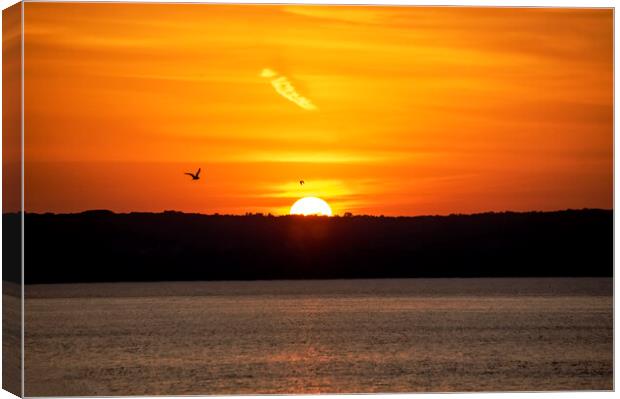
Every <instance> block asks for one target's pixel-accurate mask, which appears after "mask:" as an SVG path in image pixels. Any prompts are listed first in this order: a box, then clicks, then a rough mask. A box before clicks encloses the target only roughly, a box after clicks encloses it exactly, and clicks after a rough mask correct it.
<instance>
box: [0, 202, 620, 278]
mask: <svg viewBox="0 0 620 399" xmlns="http://www.w3.org/2000/svg"><path fill="white" fill-rule="evenodd" d="M19 219H20V215H18V214H5V215H4V225H5V233H4V234H3V236H4V237H5V238H6V239H7V241H5V243H4V254H5V262H4V264H5V273H4V278H5V279H9V280H14V281H18V279H19V278H20V277H19V271H18V270H15V268H13V267H7V266H8V265H13V264H17V263H16V262H18V261H19V255H18V251H16V250H15V245H17V247H19V241H18V240H14V239H12V238H9V237H7V232H10V231H11V229H13V231H16V230H15V229H16V228H17V229H19ZM24 234H25V247H24V254H25V282H26V283H67V282H98V281H166V280H256V279H328V278H329V279H331V278H406V277H526V276H530V277H533V276H612V273H613V211H611V210H596V209H586V210H566V211H557V212H526V213H515V212H501V213H482V214H475V215H450V216H419V217H375V216H353V215H348V216H347V217H331V218H327V217H303V216H278V217H274V216H262V215H251V214H250V215H246V216H228V215H201V214H186V213H180V212H164V213H126V214H117V213H113V212H110V211H87V212H83V213H75V214H31V213H27V214H26V215H25V230H24ZM11 240H12V241H11ZM7 245H9V247H7ZM7 262H8V263H7Z"/></svg>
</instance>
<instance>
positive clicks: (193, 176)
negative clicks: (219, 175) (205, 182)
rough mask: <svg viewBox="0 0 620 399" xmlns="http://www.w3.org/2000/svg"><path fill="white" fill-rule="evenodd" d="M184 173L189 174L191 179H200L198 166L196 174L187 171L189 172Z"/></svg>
mask: <svg viewBox="0 0 620 399" xmlns="http://www.w3.org/2000/svg"><path fill="white" fill-rule="evenodd" d="M185 174H186V175H188V176H191V177H192V180H198V179H200V168H198V171H196V174H194V173H189V172H186V173H185Z"/></svg>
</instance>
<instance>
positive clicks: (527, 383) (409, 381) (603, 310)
mask: <svg viewBox="0 0 620 399" xmlns="http://www.w3.org/2000/svg"><path fill="white" fill-rule="evenodd" d="M25 311H26V313H25V319H26V343H25V344H26V359H25V366H26V380H25V383H26V394H27V395H128V394H149V395H155V394H228V393H318V392H325V393H332V392H339V393H344V392H414V391H436V392H438V391H441V392H454V391H487V390H493V391H497V390H500V391H512V390H519V391H522V390H565V389H570V390H575V389H597V390H609V389H612V279H584V278H578V279H557V278H553V279H443V280H426V279H411V280H340V281H278V282H274V281H269V282H201V283H112V284H72V285H35V286H28V287H27V288H26V307H25Z"/></svg>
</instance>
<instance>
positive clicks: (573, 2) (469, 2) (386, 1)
mask: <svg viewBox="0 0 620 399" xmlns="http://www.w3.org/2000/svg"><path fill="white" fill-rule="evenodd" d="M25 1H26V2H40V1H45V0H25ZM57 2H127V3H157V2H156V1H141V0H125V1H80V0H62V1H57ZM163 2H165V3H209V4H218V3H224V4H225V3H236V4H341V5H347V4H348V5H401V6H408V5H414V6H482V7H498V6H499V7H577V8H599V7H603V8H615V2H614V1H609V0H589V1H584V0H540V1H532V0H529V1H527V0H516V1H515V0H511V1H493V0H491V1H489V0H487V1H485V0H464V1H463V0H462V1H458V0H456V1H455V0H423V1H419V0H374V1H372V0H312V1H300V0H271V1H261V0H241V1H226V0H210V1H197V0H167V1H163ZM15 3H17V2H16V1H15V0H0V8H1V9H5V8H7V7H9V6H10V5H13V4H15ZM614 14H615V11H614ZM22 18H23V13H22ZM22 27H23V26H22ZM1 28H2V20H1V18H0V31H1ZM614 28H615V15H614ZM618 40H619V34H618V31H617V30H616V29H614V77H615V75H616V73H617V72H618V66H617V64H616V63H615V54H616V49H617V46H618ZM22 46H23V43H22ZM22 57H23V48H22ZM1 61H2V54H1V52H0V65H1ZM22 62H23V58H22ZM618 88H619V85H618V82H617V81H616V80H615V79H614V95H615V93H617V92H618ZM1 89H2V82H1V80H0V91H1ZM614 98H615V96H614ZM23 100H24V98H23V80H22V118H23ZM1 103H2V100H1V99H0V105H1ZM0 109H1V108H0ZM617 117H618V107H617V104H616V102H615V101H614V154H616V153H617V150H618V142H617V141H616V140H615V120H616V118H617ZM1 128H2V121H1V119H0V131H1ZM22 128H23V120H22ZM22 133H23V132H22ZM23 137H24V135H23V134H22V149H23ZM1 150H2V142H1V141H0V153H1ZM22 154H23V152H22ZM22 159H23V158H22ZM614 160H615V156H614ZM619 169H620V166H618V164H617V163H615V162H614V176H616V175H618V172H619ZM1 171H2V166H1V164H0V173H1ZM22 179H23V163H22ZM616 188H617V187H616V185H615V177H614V209H619V208H618V205H620V200H619V199H618V196H617V195H616ZM22 190H23V181H22ZM1 197H2V186H1V185H0V198H1ZM23 200H24V196H23V192H22V208H23ZM616 222H617V213H616V212H614V276H616V275H617V274H616V267H615V255H616V253H615V248H617V247H618V245H619V243H620V238H619V237H618V235H617V234H616V232H617V231H616V226H618V224H617V223H616ZM1 227H2V220H1V218H0V250H1V247H2V244H1V239H2V229H1ZM22 250H23V248H22ZM22 259H23V254H22ZM1 264H2V260H1V259H0V270H1ZM22 271H23V270H22ZM22 278H23V273H22ZM615 286H616V279H614V293H615ZM0 291H1V288H0ZM22 298H23V289H22ZM618 305H619V300H618V296H616V295H614V387H615V388H616V390H619V389H620V385H619V381H620V378H619V374H620V373H619V372H618V370H619V369H618V366H619V364H620V362H619V359H618V356H616V355H617V351H616V350H615V349H617V345H615V344H616V343H617V342H618V339H619V337H620V334H619V332H618V329H619V327H620V324H619V323H618V317H617V315H618V309H619V306H618ZM22 307H23V302H22ZM0 310H1V302H0ZM22 326H23V309H22ZM22 334H23V330H22ZM22 348H23V335H22ZM1 353H2V348H1V346H0V354H1ZM22 356H23V351H22ZM1 369H2V364H1V363H0V376H1ZM22 373H23V370H22ZM23 382H24V380H23V374H22V384H23ZM22 392H23V385H22ZM455 395H456V397H459V398H467V399H470V398H472V399H473V398H485V399H502V398H509V399H512V398H538V397H540V395H543V397H545V398H554V399H555V398H571V399H586V398H615V397H616V396H617V394H616V393H614V392H591V391H589V392H551V393H548V392H545V393H540V392H532V393H530V392H528V393H525V392H518V393H496V392H491V393H450V394H445V393H438V394H434V393H433V394H377V395H372V396H373V397H376V398H380V399H404V398H416V397H430V398H433V399H434V398H437V399H444V398H446V399H447V398H454V397H455ZM265 396H271V395H261V396H235V398H238V399H257V398H260V399H262V398H264V397H265ZM273 396H279V397H284V398H302V397H306V396H312V395H294V396H293V395H273ZM354 396H359V395H321V398H325V399H337V398H345V397H354ZM192 397H195V396H192ZM199 397H200V396H199ZM221 397H223V396H211V398H221ZM315 397H316V396H315ZM8 398H14V396H13V395H12V394H10V393H8V392H6V391H3V390H0V399H8ZM142 398H157V399H160V398H178V396H142Z"/></svg>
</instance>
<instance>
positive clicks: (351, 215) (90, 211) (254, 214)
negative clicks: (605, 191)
mask: <svg viewBox="0 0 620 399" xmlns="http://www.w3.org/2000/svg"><path fill="white" fill-rule="evenodd" d="M584 211H604V212H610V211H611V212H613V211H614V209H613V208H587V207H584V208H561V209H555V210H527V211H514V210H502V211H482V212H473V213H461V212H453V213H449V214H419V215H384V214H367V213H360V214H356V213H353V212H343V213H342V214H333V215H331V216H326V215H291V214H273V213H270V212H268V213H265V212H246V213H219V212H214V213H201V212H186V211H179V210H174V209H165V210H162V211H128V212H116V211H113V210H110V209H86V210H83V211H77V212H28V211H25V212H23V213H24V214H26V215H40V216H43V215H58V216H61V215H84V214H86V215H88V214H110V215H132V214H151V215H166V214H167V215H170V214H180V215H193V216H207V217H209V216H211V217H214V216H215V217H223V216H225V217H272V218H282V217H294V218H325V219H329V218H354V217H367V218H423V217H450V216H477V215H489V214H528V213H559V212H584ZM19 213H21V212H20V211H16V212H3V213H2V214H3V215H12V214H19Z"/></svg>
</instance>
